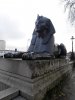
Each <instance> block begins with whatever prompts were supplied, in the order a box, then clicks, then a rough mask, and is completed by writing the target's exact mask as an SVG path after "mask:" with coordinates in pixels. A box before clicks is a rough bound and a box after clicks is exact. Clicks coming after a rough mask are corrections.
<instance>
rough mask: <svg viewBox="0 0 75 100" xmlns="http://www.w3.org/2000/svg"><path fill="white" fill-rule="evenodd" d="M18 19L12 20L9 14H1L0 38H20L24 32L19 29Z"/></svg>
mask: <svg viewBox="0 0 75 100" xmlns="http://www.w3.org/2000/svg"><path fill="white" fill-rule="evenodd" d="M19 27H20V26H19V24H18V22H17V21H13V20H11V19H10V18H9V17H8V16H0V39H4V40H6V39H20V38H22V37H24V33H22V32H21V31H20V30H19Z"/></svg>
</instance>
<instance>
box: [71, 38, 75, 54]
mask: <svg viewBox="0 0 75 100" xmlns="http://www.w3.org/2000/svg"><path fill="white" fill-rule="evenodd" d="M74 39H75V38H74V36H72V37H71V40H72V53H73V40H74Z"/></svg>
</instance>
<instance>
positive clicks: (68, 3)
mask: <svg viewBox="0 0 75 100" xmlns="http://www.w3.org/2000/svg"><path fill="white" fill-rule="evenodd" d="M64 3H65V11H66V10H68V18H69V20H70V21H71V23H72V24H75V0H64Z"/></svg>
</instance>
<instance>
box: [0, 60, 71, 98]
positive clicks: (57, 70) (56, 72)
mask: <svg viewBox="0 0 75 100" xmlns="http://www.w3.org/2000/svg"><path fill="white" fill-rule="evenodd" d="M72 64H73V63H72V62H68V61H67V60H65V59H50V60H24V61H23V60H21V59H2V58H0V81H1V82H3V83H5V84H7V85H8V86H10V87H11V88H17V89H18V90H19V93H20V95H21V96H23V97H25V98H27V100H42V99H43V97H44V95H45V94H46V92H47V91H48V90H49V89H51V88H53V87H54V86H55V85H56V84H57V83H58V82H59V81H60V80H62V76H63V75H67V74H68V73H69V74H70V73H71V70H72Z"/></svg>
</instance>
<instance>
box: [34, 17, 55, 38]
mask: <svg viewBox="0 0 75 100" xmlns="http://www.w3.org/2000/svg"><path fill="white" fill-rule="evenodd" d="M51 30H52V32H51V33H50V34H53V33H55V29H54V26H53V24H52V22H51V21H50V19H48V18H46V17H43V16H39V15H38V17H37V20H36V22H35V31H36V32H37V33H38V36H39V37H44V36H45V35H47V33H49V32H50V31H51Z"/></svg>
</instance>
